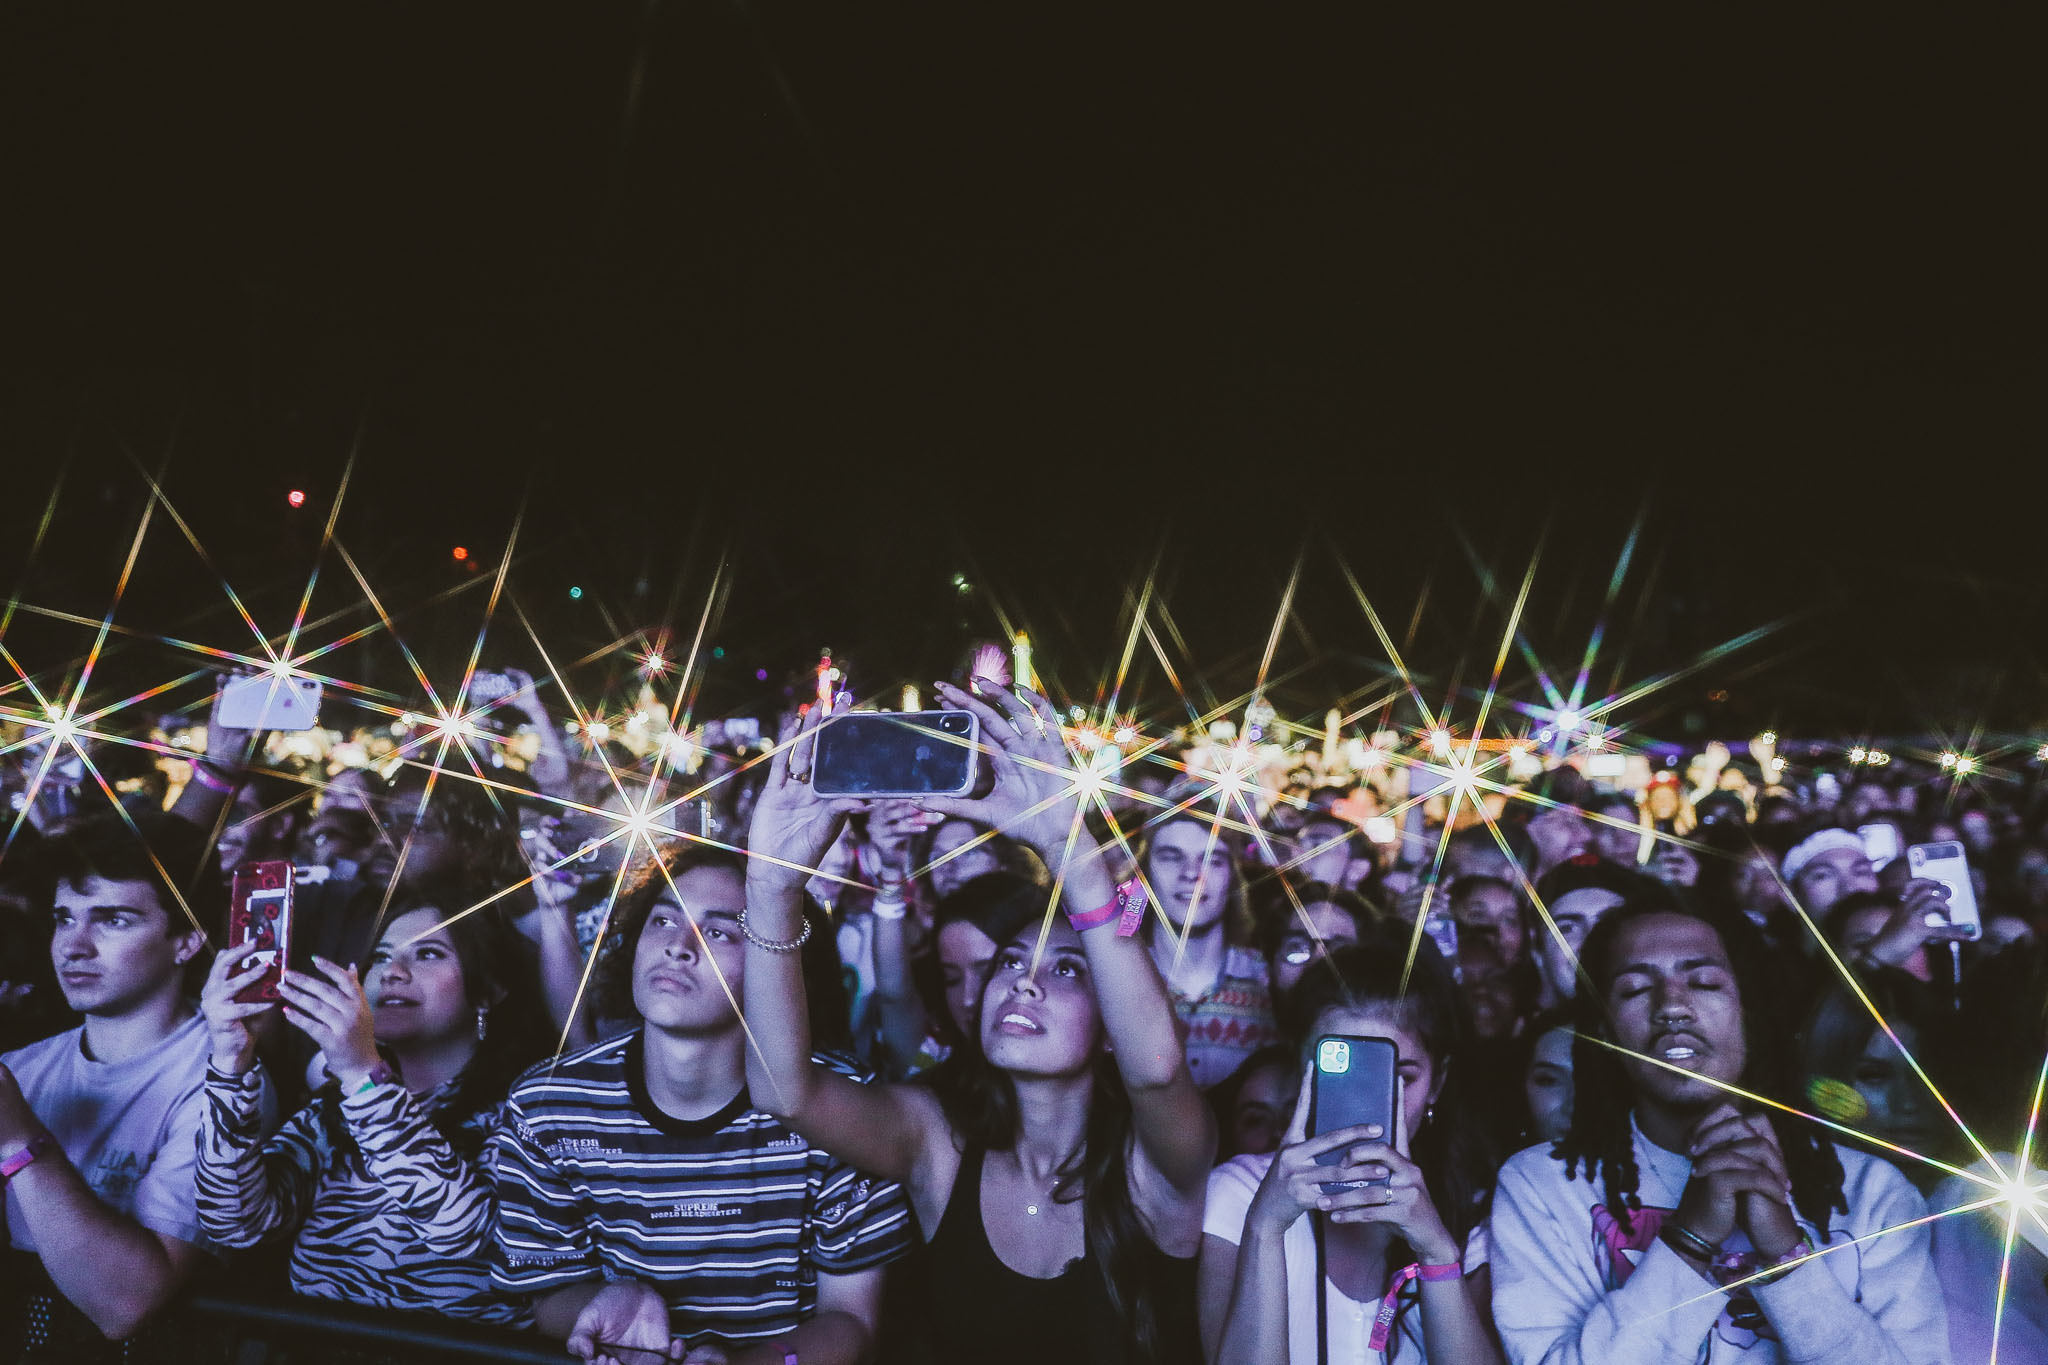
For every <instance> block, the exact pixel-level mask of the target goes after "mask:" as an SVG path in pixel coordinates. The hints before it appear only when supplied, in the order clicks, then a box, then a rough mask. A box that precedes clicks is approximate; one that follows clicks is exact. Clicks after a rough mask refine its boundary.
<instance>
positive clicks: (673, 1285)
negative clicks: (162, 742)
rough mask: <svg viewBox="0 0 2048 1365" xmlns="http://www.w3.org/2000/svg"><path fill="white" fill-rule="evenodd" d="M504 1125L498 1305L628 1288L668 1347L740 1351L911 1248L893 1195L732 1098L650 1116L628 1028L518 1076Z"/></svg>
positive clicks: (495, 1261)
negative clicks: (826, 1285) (680, 1113)
mask: <svg viewBox="0 0 2048 1365" xmlns="http://www.w3.org/2000/svg"><path fill="white" fill-rule="evenodd" d="M819 1060H820V1061H822V1062H825V1063H826V1064H828V1065H833V1066H834V1067H835V1068H836V1069H841V1070H844V1069H845V1068H844V1067H843V1065H842V1064H840V1063H837V1062H835V1061H834V1059H832V1058H830V1057H826V1056H821V1057H820V1058H819ZM505 1119H506V1121H505V1123H504V1126H503V1127H501V1128H500V1129H499V1130H498V1136H497V1138H496V1140H495V1142H494V1144H493V1147H492V1164H493V1167H494V1171H495V1177H494V1178H495V1182H496V1184H497V1189H498V1225H497V1232H496V1235H495V1237H494V1238H493V1244H492V1247H491V1274H492V1278H493V1279H494V1280H495V1281H496V1282H497V1284H498V1286H499V1287H500V1288H501V1289H504V1290H507V1291H510V1292H514V1293H519V1294H526V1295H538V1294H544V1293H547V1292H548V1291H550V1290H555V1289H560V1288H562V1287H563V1286H565V1285H571V1284H579V1283H583V1282H586V1281H590V1280H595V1279H600V1278H603V1279H608V1280H609V1279H634V1280H641V1281H644V1282H645V1283H647V1284H650V1285H653V1286H654V1287H655V1288H656V1289H658V1290H659V1291H660V1292H661V1294H662V1296H663V1297H664V1298H665V1299H667V1301H668V1307H669V1330H670V1331H671V1332H672V1333H674V1334H675V1335H677V1336H680V1337H684V1338H686V1339H687V1340H689V1341H690V1342H691V1343H692V1344H693V1345H694V1344H696V1343H698V1342H700V1341H705V1340H710V1341H721V1342H730V1341H745V1340H748V1339H750V1338H760V1337H770V1336H775V1335H777V1334H779V1333H782V1332H786V1331H788V1330H789V1329H790V1328H792V1327H794V1326H796V1325H797V1324H798V1323H800V1322H803V1321H805V1320H806V1319H808V1318H810V1317H811V1315H812V1314H813V1313H814V1312H816V1309H817V1297H818V1274H819V1272H821V1271H822V1272H825V1273H827V1274H850V1273H852V1272H854V1271H858V1270H866V1269H869V1268H871V1267H874V1266H879V1265H882V1264H883V1263H885V1262H887V1261H892V1260H894V1259H896V1258H897V1257H899V1256H901V1255H903V1254H904V1253H906V1252H908V1251H909V1250H910V1248H911V1246H912V1245H913V1243H914V1242H915V1241H916V1231H915V1226H914V1224H913V1222H912V1220H911V1215H910V1205H909V1203H908V1201H907V1200H906V1199H905V1198H904V1195H903V1190H902V1188H901V1187H900V1186H898V1185H897V1184H896V1183H895V1182H893V1181H888V1180H878V1179H875V1178H873V1177H870V1176H865V1175H862V1174H861V1173H860V1172H858V1171H856V1170H854V1169H853V1168H852V1167H850V1166H848V1165H847V1164H846V1163H844V1162H842V1161H840V1160H839V1159H838V1158H836V1157H833V1156H830V1155H828V1154H827V1153H825V1152H824V1151H822V1150H820V1149H819V1148H816V1147H813V1146H811V1145H810V1144H809V1143H807V1142H805V1141H804V1140H803V1139H802V1138H800V1137H798V1136H797V1135H796V1134H794V1133H792V1132H790V1131H789V1129H787V1128H785V1127H784V1126H783V1125H782V1123H781V1122H780V1121H778V1120H777V1119H774V1118H772V1117H770V1116H769V1115H767V1114H764V1113H762V1112H760V1111H759V1110H757V1109H755V1108H754V1107H753V1105H752V1102H751V1101H750V1099H749V1098H748V1096H747V1092H746V1091H744V1090H742V1091H741V1092H740V1093H739V1094H738V1095H737V1096H735V1097H734V1099H733V1102H732V1103H731V1104H728V1105H727V1106H726V1107H725V1108H723V1109H721V1110H719V1111H718V1112H717V1113H716V1114H712V1115H710V1116H709V1117H707V1118H703V1119H698V1120H694V1121H691V1120H683V1119H677V1118H672V1117H670V1116H669V1115H667V1114H665V1113H663V1112H662V1111H661V1110H660V1109H659V1108H657V1107H656V1106H655V1104H654V1101H653V1100H652V1099H651V1098H649V1096H648V1093H647V1082H646V1071H645V1070H644V1069H643V1066H642V1060H641V1041H640V1032H639V1030H637V1029H636V1030H634V1031H633V1032H632V1033H628V1034H626V1035H624V1036H622V1037H618V1038H612V1039H608V1040H607V1041H605V1042H602V1043H599V1044H598V1045H597V1046H595V1047H591V1048H586V1049H585V1050H583V1051H582V1052H578V1053H573V1054H571V1055H570V1056H567V1057H564V1058H563V1059H562V1060H561V1061H560V1062H559V1063H558V1064H556V1065H554V1066H553V1068H552V1069H550V1068H549V1067H548V1066H547V1065H545V1064H543V1065H542V1066H540V1067H536V1068H535V1069H534V1070H532V1071H530V1072H528V1073H527V1074H526V1075H525V1076H524V1077H522V1078H521V1079H520V1080H519V1082H518V1083H517V1084H516V1085H514V1086H513V1088H512V1096H511V1099H510V1101H509V1102H508V1104H507V1106H506V1112H505Z"/></svg>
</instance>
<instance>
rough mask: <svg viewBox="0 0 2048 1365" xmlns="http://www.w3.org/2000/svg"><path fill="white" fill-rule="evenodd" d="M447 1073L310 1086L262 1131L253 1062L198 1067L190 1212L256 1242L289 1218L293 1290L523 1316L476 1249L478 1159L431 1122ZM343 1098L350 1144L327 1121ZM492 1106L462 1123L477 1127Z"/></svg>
mask: <svg viewBox="0 0 2048 1365" xmlns="http://www.w3.org/2000/svg"><path fill="white" fill-rule="evenodd" d="M456 1083H457V1082H455V1081H450V1082H449V1083H448V1084H447V1085H445V1086H442V1087H440V1088H439V1089H437V1090H434V1091H432V1092H430V1093H428V1094H425V1095H421V1096H417V1097H415V1096H413V1095H410V1094H408V1093H406V1090H405V1088H404V1087H403V1086H399V1085H379V1086H374V1087H372V1088H371V1089H369V1090H366V1091H364V1092H362V1093H360V1094H356V1095H350V1096H348V1097H346V1098H341V1099H338V1098H336V1097H335V1096H333V1095H321V1096H318V1097H316V1098H315V1099H314V1100H313V1102H312V1103H311V1104H308V1105H307V1106H306V1107H305V1108H303V1109H301V1110H300V1111H299V1112H298V1113H296V1114H294V1115H292V1116H291V1118H289V1119H287V1120H286V1121H285V1124H284V1127H283V1128H281V1129H280V1130H279V1131H278V1133H277V1135H276V1136H274V1137H272V1138H271V1139H270V1140H269V1141H268V1142H264V1141H263V1140H262V1116H261V1113H260V1111H259V1107H258V1106H259V1100H260V1097H261V1094H262V1087H263V1075H262V1068H261V1067H260V1066H258V1067H252V1068H250V1070H248V1071H247V1072H245V1073H243V1074H242V1075H240V1076H228V1075H224V1074H223V1073H221V1072H219V1071H215V1070H214V1069H213V1068H212V1067H210V1066H209V1067H208V1068H207V1072H206V1122H205V1123H204V1124H203V1125H201V1128H200V1133H199V1168H198V1174H197V1185H198V1195H199V1225H200V1227H201V1228H203V1229H204V1230H205V1232H206V1235H207V1236H208V1237H209V1238H211V1239H212V1240H213V1241H214V1242H216V1243H218V1244H219V1245H221V1246H225V1247H235V1248H246V1247H253V1246H256V1245H257V1244H258V1243H260V1242H263V1241H264V1240H265V1239H267V1238H269V1237H270V1236H271V1235H273V1234H275V1233H278V1232H283V1231H289V1230H291V1229H297V1235H296V1236H295V1237H294V1238H293V1239H292V1257H291V1282H292V1288H293V1289H294V1290H295V1291H297V1292H298V1293H301V1294H310V1295H313V1296H315V1297H317V1298H323V1299H339V1300H343V1301H345V1302H348V1303H360V1304H370V1305H372V1306H375V1307H382V1308H411V1309H430V1310H432V1311H434V1312H438V1313H445V1314H448V1315H450V1316H452V1317H459V1318H468V1319H471V1320H474V1321H482V1322H503V1323H523V1322H526V1321H530V1319H529V1318H528V1316H527V1313H526V1310H525V1309H524V1307H523V1306H521V1305H519V1304H516V1303H512V1302H509V1301H507V1300H506V1299H505V1297H504V1296H503V1295H501V1294H498V1293H497V1292H496V1291H495V1290H493V1288H492V1287H491V1276H490V1270H489V1267H488V1266H487V1265H486V1264H485V1261H484V1259H483V1249H484V1243H485V1241H486V1238H487V1235H488V1232H489V1228H490V1221H491V1186H490V1181H489V1178H488V1173H487V1172H486V1171H485V1170H484V1169H482V1165H483V1163H482V1162H481V1161H477V1162H471V1161H467V1160H464V1159H463V1157H462V1156H461V1155H459V1154H458V1153H457V1152H456V1151H455V1150H454V1149H453V1148H452V1147H450V1146H449V1144H448V1139H447V1138H445V1137H443V1136H442V1135H441V1133H440V1130H438V1129H437V1128H435V1127H434V1125H433V1122H432V1117H433V1114H434V1112H435V1110H436V1109H437V1108H438V1107H439V1106H440V1105H441V1104H442V1103H444V1102H445V1101H446V1099H447V1097H448V1096H449V1094H450V1093H451V1092H452V1091H453V1089H454V1087H455V1085H456ZM330 1105H339V1107H340V1111H341V1113H340V1117H341V1121H342V1124H343V1125H345V1127H346V1129H347V1132H348V1136H349V1139H350V1141H351V1142H352V1143H353V1146H354V1150H353V1151H350V1150H347V1149H346V1146H345V1145H344V1146H343V1147H342V1148H337V1146H336V1145H335V1143H333V1142H332V1141H331V1140H330V1139H329V1136H328V1133H329V1128H330V1124H329V1123H328V1122H326V1121H323V1117H322V1115H323V1111H324V1110H325V1109H326V1107H327V1106H330ZM497 1117H498V1111H497V1110H496V1108H495V1107H494V1108H493V1109H491V1110H488V1111H486V1112H484V1113H481V1114H477V1115H474V1116H472V1117H471V1118H470V1119H469V1121H468V1122H467V1123H466V1124H465V1125H464V1126H465V1127H466V1128H468V1129H470V1130H471V1132H473V1133H474V1134H475V1135H476V1136H477V1137H478V1139H479V1140H484V1139H487V1138H488V1136H489V1134H490V1132H491V1130H492V1128H493V1127H494V1126H495V1124H496V1121H497Z"/></svg>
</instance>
